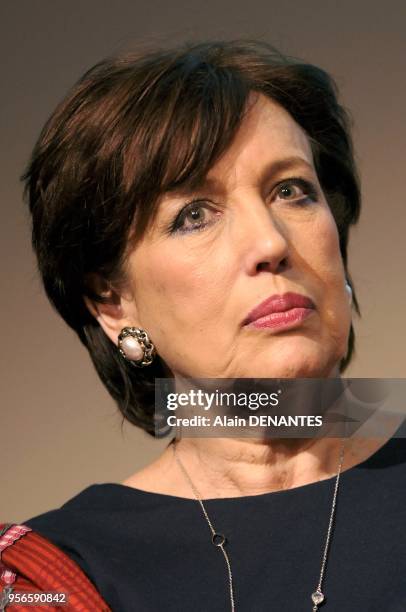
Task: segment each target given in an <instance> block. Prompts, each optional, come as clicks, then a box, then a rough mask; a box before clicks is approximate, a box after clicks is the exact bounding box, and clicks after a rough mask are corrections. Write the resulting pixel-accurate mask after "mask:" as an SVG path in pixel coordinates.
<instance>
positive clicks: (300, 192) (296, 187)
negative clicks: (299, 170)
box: [275, 177, 318, 204]
mask: <svg viewBox="0 0 406 612" xmlns="http://www.w3.org/2000/svg"><path fill="white" fill-rule="evenodd" d="M275 193H276V196H279V197H280V199H282V200H286V201H289V202H292V203H297V204H305V203H306V201H308V200H310V201H312V202H315V201H317V197H318V193H317V189H316V187H315V185H313V184H312V183H310V182H309V181H307V180H306V179H303V178H299V177H292V178H289V179H286V180H284V181H283V182H281V183H279V184H278V185H277V188H276V191H275ZM304 196H305V197H304Z"/></svg>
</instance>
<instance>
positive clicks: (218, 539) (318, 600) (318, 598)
mask: <svg viewBox="0 0 406 612" xmlns="http://www.w3.org/2000/svg"><path fill="white" fill-rule="evenodd" d="M341 442H342V443H341V449H340V459H339V463H338V468H337V475H336V479H335V486H334V493H333V501H332V504H331V512H330V520H329V523H328V529H327V535H326V543H325V546H324V551H323V556H322V562H321V568H320V576H319V581H318V583H317V587H316V590H315V591H314V592H313V593H312V594H311V600H312V602H313V607H312V612H317V610H318V609H319V606H320V605H321V604H322V603H323V602H324V601H325V599H326V597H325V595H324V593H323V592H322V590H321V587H322V583H323V578H324V573H325V569H326V562H327V554H328V550H329V545H330V540H331V534H332V530H333V524H334V515H335V509H336V501H337V492H338V485H339V482H340V474H341V468H342V465H343V461H344V450H345V442H346V441H345V439H342V441H341ZM176 444H177V443H176V441H175V440H174V441H173V444H172V448H173V454H174V457H175V460H176V462H177V464H178V465H179V467H180V469H181V471H182V473H183V475H184V476H185V478H186V480H187V481H188V483H189V484H190V487H191V489H192V491H193V493H194V496H195V498H196V500H197V501H198V502H199V504H200V507H201V509H202V511H203V514H204V517H205V519H206V521H207V523H208V525H209V527H210V531H211V541H212V543H213V544H214V546H217V547H218V548H220V550H221V552H222V553H223V556H224V560H225V562H226V566H227V572H228V584H229V589H230V605H231V612H235V603H234V583H233V573H232V570H231V563H230V559H229V557H228V554H227V551H226V550H225V548H224V547H225V545H226V543H227V538H226V537H225V536H224V535H223V534H222V533H219V532H217V531H216V530H215V529H214V527H213V525H212V522H211V520H210V518H209V515H208V514H207V511H206V508H205V506H204V504H203V501H202V499H201V496H200V494H199V491H198V490H197V489H196V487H195V485H194V484H193V482H192V479H191V478H190V476H189V474H188V473H187V471H186V469H185V467H184V465H183V463H182V462H181V460H180V459H179V457H178V454H177V450H176Z"/></svg>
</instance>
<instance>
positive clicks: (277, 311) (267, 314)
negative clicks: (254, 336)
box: [243, 292, 316, 329]
mask: <svg viewBox="0 0 406 612" xmlns="http://www.w3.org/2000/svg"><path fill="white" fill-rule="evenodd" d="M315 309H316V307H315V305H314V302H313V301H312V300H311V299H310V298H309V297H307V296H305V295H302V294H299V293H292V292H288V293H284V294H282V295H279V294H276V295H271V296H270V297H269V298H267V299H266V300H264V301H263V302H261V303H260V304H258V306H255V308H253V309H252V310H251V311H250V312H249V313H248V315H247V316H246V318H245V319H244V321H243V325H249V326H250V327H257V328H272V329H276V328H283V329H288V328H289V329H290V328H292V327H295V326H296V325H298V324H300V323H301V322H302V321H304V320H305V319H307V317H309V316H310V315H311V314H313V312H314V311H315Z"/></svg>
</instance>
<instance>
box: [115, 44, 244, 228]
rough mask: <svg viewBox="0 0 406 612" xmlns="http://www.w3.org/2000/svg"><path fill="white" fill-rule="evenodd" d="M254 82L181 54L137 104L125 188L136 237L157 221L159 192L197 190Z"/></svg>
mask: <svg viewBox="0 0 406 612" xmlns="http://www.w3.org/2000/svg"><path fill="white" fill-rule="evenodd" d="M250 89H251V87H250V84H249V83H248V82H247V80H246V79H244V78H243V77H242V75H240V74H238V72H237V71H234V70H231V69H230V68H228V69H226V68H221V67H214V66H213V65H211V64H209V63H207V62H205V61H197V60H196V58H193V57H190V55H189V56H187V57H182V58H181V59H180V60H179V61H178V62H177V63H175V65H174V66H173V68H172V70H171V71H169V72H168V70H167V69H166V71H165V73H164V74H162V75H161V76H160V78H159V79H158V80H157V81H155V83H154V88H153V90H152V91H151V92H150V93H149V94H148V95H147V96H146V97H144V99H143V100H141V101H140V102H139V103H138V104H137V105H136V108H134V109H133V110H134V115H136V116H137V121H136V122H137V123H138V122H140V123H141V124H142V130H141V129H139V128H138V127H136V129H135V130H134V132H133V134H134V137H133V138H132V140H131V142H130V143H129V146H128V148H127V150H126V151H125V156H124V168H123V169H124V172H123V174H124V179H125V182H126V192H127V195H128V196H129V197H130V198H131V200H132V202H136V214H135V219H134V221H135V223H134V239H137V238H139V237H141V236H142V235H143V234H144V232H145V231H146V230H147V229H148V227H149V226H150V224H151V223H152V221H153V220H154V218H155V216H156V213H157V209H158V200H159V198H160V196H162V195H163V194H165V193H168V192H171V191H174V190H194V189H197V188H198V187H199V186H200V184H201V183H202V182H203V181H204V179H205V177H206V175H207V173H208V172H209V170H210V169H211V168H212V166H213V165H214V164H215V163H216V161H217V160H218V159H219V158H220V157H221V156H222V154H223V153H225V151H226V150H227V149H228V147H229V146H230V144H231V142H232V140H233V138H234V136H235V134H236V132H237V130H238V128H239V126H240V124H241V122H242V119H243V117H244V114H245V109H246V106H247V100H248V97H249V93H250Z"/></svg>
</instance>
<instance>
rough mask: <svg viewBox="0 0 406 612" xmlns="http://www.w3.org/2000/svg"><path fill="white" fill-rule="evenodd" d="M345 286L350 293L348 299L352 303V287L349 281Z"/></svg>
mask: <svg viewBox="0 0 406 612" xmlns="http://www.w3.org/2000/svg"><path fill="white" fill-rule="evenodd" d="M345 288H346V291H347V293H348V301H349V303H350V304H352V288H351V285H350V284H349V282H348V281H347V282H346V283H345Z"/></svg>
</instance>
